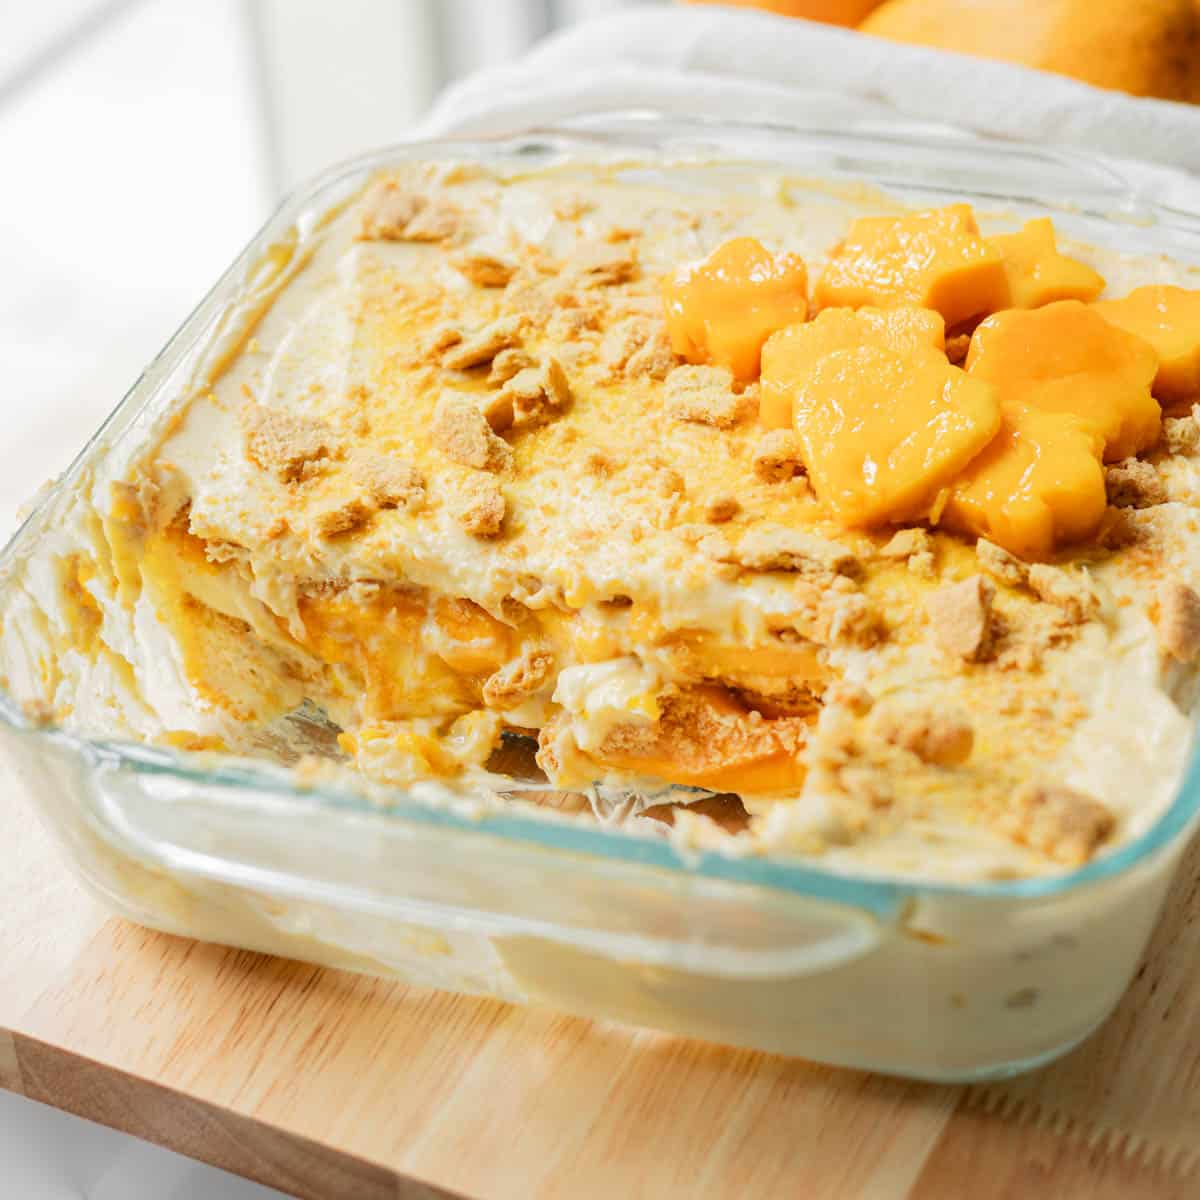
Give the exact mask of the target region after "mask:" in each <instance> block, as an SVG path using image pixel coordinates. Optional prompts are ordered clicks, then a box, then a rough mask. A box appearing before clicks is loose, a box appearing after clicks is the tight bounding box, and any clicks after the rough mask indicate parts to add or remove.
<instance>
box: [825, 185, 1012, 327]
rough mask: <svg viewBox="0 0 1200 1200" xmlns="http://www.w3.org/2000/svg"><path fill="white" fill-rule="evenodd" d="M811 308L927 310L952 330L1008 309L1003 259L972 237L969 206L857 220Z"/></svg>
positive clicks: (975, 234)
mask: <svg viewBox="0 0 1200 1200" xmlns="http://www.w3.org/2000/svg"><path fill="white" fill-rule="evenodd" d="M813 299H814V301H815V304H816V306H817V307H818V308H833V307H839V306H845V307H848V308H861V307H862V306H863V305H867V304H873V305H877V306H879V307H881V308H889V307H891V306H893V305H896V304H915V305H918V306H920V307H921V308H933V309H936V310H937V311H938V312H940V313H941V314H942V316H943V317H944V318H945V321H946V324H947V325H957V324H958V323H959V322H961V321H966V320H968V319H969V318H971V317H977V316H979V315H980V314H981V313H990V312H995V311H996V310H997V309H999V308H1003V307H1004V306H1005V305H1006V304H1007V303H1008V279H1007V276H1006V275H1005V271H1004V260H1003V258H1002V256H1001V254H1000V251H999V250H997V249H996V248H995V247H994V246H989V245H988V243H987V242H986V241H985V240H984V239H983V238H982V237H980V235H979V226H978V225H976V223H975V215H974V213H972V212H971V208H970V205H967V204H951V205H950V206H949V207H947V208H938V209H933V210H931V211H929V212H919V213H912V214H910V215H907V216H901V217H861V218H859V219H858V220H857V221H854V222H853V223H852V224H851V226H850V230H849V232H848V233H847V234H846V237H845V238H844V239H843V241H842V242H841V243H840V244H839V245H838V246H836V247H835V248H834V251H833V254H832V255H831V256H830V259H829V263H828V265H827V266H826V268H825V270H824V272H823V273H822V275H821V278H820V279H819V280H818V282H817V287H816V291H815V293H814V297H813Z"/></svg>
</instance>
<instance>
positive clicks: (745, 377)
mask: <svg viewBox="0 0 1200 1200" xmlns="http://www.w3.org/2000/svg"><path fill="white" fill-rule="evenodd" d="M663 300H664V302H665V304H666V314H667V334H668V336H669V337H670V339H671V348H672V349H673V350H674V351H675V353H676V354H678V355H679V356H680V357H682V358H685V359H686V360H687V361H688V362H690V363H697V364H705V363H707V364H711V365H713V366H718V367H727V368H728V369H729V370H730V371H732V372H733V375H734V377H735V378H736V379H738V380H740V381H742V382H749V381H751V380H753V379H756V378H757V377H758V370H759V355H760V354H761V352H762V347H763V343H764V342H765V341H766V340H767V338H768V337H770V336H771V334H772V333H774V332H775V331H776V330H777V329H783V328H785V327H786V326H788V325H794V324H796V323H797V322H800V321H804V320H806V319H807V318H808V272H807V270H806V269H805V266H804V262H803V260H802V259H800V258H798V257H796V255H794V254H778V255H772V254H771V253H770V252H769V251H768V250H767V249H766V248H765V247H764V246H763V245H762V243H760V242H758V241H756V240H755V239H754V238H750V237H741V238H734V239H733V240H732V241H729V242H725V243H724V244H723V245H721V246H718V247H717V248H716V249H715V250H714V251H713V252H712V254H710V255H709V256H708V258H706V259H704V260H703V261H701V262H698V263H691V264H689V265H687V266H684V267H681V268H680V269H679V270H678V271H676V273H675V274H674V275H673V276H671V277H670V278H669V279H667V280H666V281H665V283H664V284H663Z"/></svg>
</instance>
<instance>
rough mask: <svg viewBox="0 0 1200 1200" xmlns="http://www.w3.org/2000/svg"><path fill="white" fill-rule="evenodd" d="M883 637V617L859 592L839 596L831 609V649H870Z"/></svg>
mask: <svg viewBox="0 0 1200 1200" xmlns="http://www.w3.org/2000/svg"><path fill="white" fill-rule="evenodd" d="M886 636H887V625H886V624H885V623H884V620H883V614H882V613H881V612H880V611H879V609H878V608H876V607H875V605H874V604H872V603H871V601H870V600H868V599H867V597H866V596H864V595H862V594H861V593H857V592H856V593H854V594H852V595H849V596H843V597H841V599H839V600H837V601H836V602H835V603H834V604H833V607H832V613H831V615H830V620H829V640H830V641H831V642H832V643H833V644H834V645H835V646H842V645H845V646H858V647H861V648H862V649H870V647H872V646H876V645H878V644H879V643H880V642H881V641H883V640H884V638H885V637H886Z"/></svg>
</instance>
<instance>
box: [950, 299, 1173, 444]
mask: <svg viewBox="0 0 1200 1200" xmlns="http://www.w3.org/2000/svg"><path fill="white" fill-rule="evenodd" d="M1157 369H1158V356H1157V355H1156V354H1155V352H1154V350H1153V348H1152V347H1151V346H1150V345H1149V344H1148V343H1147V342H1145V341H1143V340H1142V339H1141V338H1140V337H1136V336H1134V335H1133V334H1131V333H1126V332H1125V330H1123V329H1120V328H1118V327H1117V326H1116V325H1112V324H1110V323H1109V322H1108V321H1106V320H1105V319H1104V318H1103V317H1102V316H1100V314H1099V313H1097V312H1096V311H1095V309H1094V308H1091V307H1089V306H1088V305H1085V304H1081V303H1080V302H1079V301H1078V300H1060V301H1058V302H1057V303H1055V304H1048V305H1046V306H1045V307H1044V308H1037V309H1032V310H1030V311H1023V310H1020V309H1009V310H1008V311H1006V312H1001V313H997V314H996V315H995V316H992V317H989V318H988V319H987V320H986V321H984V322H983V324H982V325H980V326H979V328H978V329H976V330H975V333H974V335H973V336H972V338H971V348H970V350H969V351H968V353H967V373H968V374H969V375H970V376H971V378H972V379H978V380H982V381H983V382H985V383H990V384H992V385H993V386H994V387H995V389H996V394H997V395H998V396H999V398H1000V403H1001V405H1002V406H1003V407H1004V408H1005V410H1007V409H1009V408H1011V407H1013V406H1014V405H1015V406H1020V407H1027V408H1039V409H1042V410H1043V411H1044V412H1059V413H1074V414H1075V415H1076V416H1078V417H1080V418H1082V419H1083V420H1084V421H1085V422H1087V423H1088V425H1090V426H1091V427H1092V428H1093V429H1094V430H1095V431H1096V432H1097V433H1099V434H1100V436H1101V438H1102V439H1103V441H1104V461H1105V462H1116V461H1117V460H1119V459H1122V458H1128V457H1130V456H1131V455H1134V454H1137V453H1139V452H1140V451H1142V450H1145V449H1147V448H1148V447H1150V446H1153V445H1154V443H1155V442H1156V441H1158V436H1159V431H1160V427H1161V425H1162V411H1161V409H1160V408H1159V405H1158V401H1157V400H1155V399H1154V397H1153V396H1152V395H1151V394H1150V384H1151V383H1152V382H1153V380H1154V376H1155V372H1156V371H1157Z"/></svg>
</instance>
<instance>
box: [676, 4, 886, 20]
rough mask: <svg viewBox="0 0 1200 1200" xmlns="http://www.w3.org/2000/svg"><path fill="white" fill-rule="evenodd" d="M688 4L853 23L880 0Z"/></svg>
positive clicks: (876, 5) (874, 7)
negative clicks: (725, 6)
mask: <svg viewBox="0 0 1200 1200" xmlns="http://www.w3.org/2000/svg"><path fill="white" fill-rule="evenodd" d="M690 2H691V3H692V4H729V5H733V6H736V7H738V8H761V9H762V10H763V11H764V12H773V13H778V14H779V15H780V16H781V17H805V18H807V19H808V20H809V21H824V22H825V23H826V24H827V25H857V24H858V23H859V22H860V21H861V20H862V19H863V17H865V16H866V15H867V14H868V13H870V12H872V11H873V10H874V9H877V8H878V7H879V6H880V4H882V3H883V0H690Z"/></svg>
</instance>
